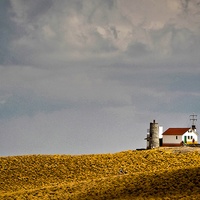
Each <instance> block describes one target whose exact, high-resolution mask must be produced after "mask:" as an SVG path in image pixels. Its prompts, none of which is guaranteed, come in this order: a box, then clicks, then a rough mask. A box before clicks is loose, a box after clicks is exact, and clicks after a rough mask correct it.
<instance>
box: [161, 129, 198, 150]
mask: <svg viewBox="0 0 200 200" xmlns="http://www.w3.org/2000/svg"><path fill="white" fill-rule="evenodd" d="M162 135H163V141H162V146H167V147H174V146H182V145H183V144H197V143H198V134H197V132H196V127H195V125H193V126H192V127H191V128H169V129H167V130H166V131H165V132H164V133H163V134H162Z"/></svg>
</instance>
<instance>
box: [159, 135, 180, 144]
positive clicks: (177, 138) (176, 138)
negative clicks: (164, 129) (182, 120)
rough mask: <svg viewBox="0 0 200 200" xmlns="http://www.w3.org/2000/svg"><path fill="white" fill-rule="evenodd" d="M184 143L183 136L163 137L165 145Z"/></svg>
mask: <svg viewBox="0 0 200 200" xmlns="http://www.w3.org/2000/svg"><path fill="white" fill-rule="evenodd" d="M182 141H183V140H182V135H163V144H165V143H166V144H169V143H172V144H180V143H181V142H182Z"/></svg>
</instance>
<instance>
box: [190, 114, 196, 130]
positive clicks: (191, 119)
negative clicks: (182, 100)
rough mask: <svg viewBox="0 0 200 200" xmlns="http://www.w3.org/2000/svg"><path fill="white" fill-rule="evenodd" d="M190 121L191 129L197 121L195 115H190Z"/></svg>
mask: <svg viewBox="0 0 200 200" xmlns="http://www.w3.org/2000/svg"><path fill="white" fill-rule="evenodd" d="M190 121H192V127H195V121H197V115H195V114H194V113H193V115H190Z"/></svg>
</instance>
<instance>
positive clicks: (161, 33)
mask: <svg viewBox="0 0 200 200" xmlns="http://www.w3.org/2000/svg"><path fill="white" fill-rule="evenodd" d="M199 110H200V0H56V1H53V0H0V156H2V155H3V156H4V155H21V154H91V153H108V152H111V153H112V152H118V151H123V150H129V149H136V148H145V147H146V142H145V140H144V138H145V137H146V132H147V129H148V128H149V123H150V122H151V121H152V120H153V119H155V120H156V121H157V122H158V123H159V125H162V126H163V127H164V130H166V129H167V128H169V127H188V126H190V125H191V121H190V118H189V115H191V114H193V113H195V114H197V115H198V114H199ZM198 119H199V116H198ZM199 123H200V120H198V121H197V128H198V124H199ZM199 127H200V126H199Z"/></svg>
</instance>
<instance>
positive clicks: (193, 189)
mask: <svg viewBox="0 0 200 200" xmlns="http://www.w3.org/2000/svg"><path fill="white" fill-rule="evenodd" d="M0 199H16V200H18V199H64V200H65V199H70V200H75V199H76V200H85V199H91V200H92V199H117V200H122V199H123V200H128V199H189V200H190V199H200V150H199V148H191V147H180V148H157V149H153V150H144V151H136V150H134V151H132V150H129V151H124V152H119V153H115V154H94V155H74V156H72V155H27V156H9V157H0Z"/></svg>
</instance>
